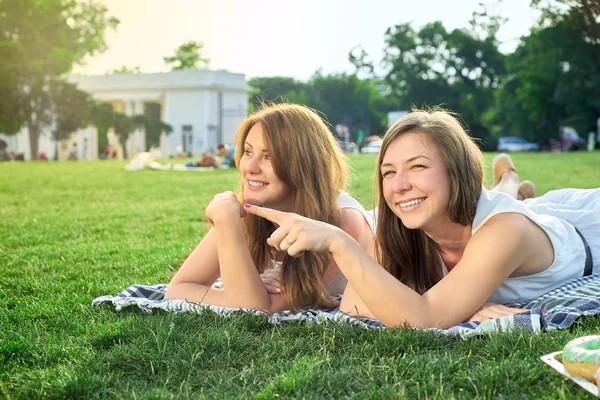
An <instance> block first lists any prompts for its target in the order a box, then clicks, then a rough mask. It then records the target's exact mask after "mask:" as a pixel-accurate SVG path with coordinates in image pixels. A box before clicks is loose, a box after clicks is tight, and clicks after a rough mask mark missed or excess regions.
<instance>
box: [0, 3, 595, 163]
mask: <svg viewBox="0 0 600 400" xmlns="http://www.w3.org/2000/svg"><path fill="white" fill-rule="evenodd" d="M480 7H481V10H480V11H478V12H475V13H473V17H472V20H471V22H470V25H469V27H467V28H461V29H454V30H448V29H446V28H445V27H444V25H443V24H442V23H441V22H439V21H436V22H431V23H429V24H427V25H425V26H423V27H421V28H420V29H415V28H414V27H413V26H412V25H411V24H398V25H395V26H392V27H390V28H389V29H387V31H386V32H385V37H384V40H385V47H386V50H385V53H384V56H383V58H382V59H381V60H378V61H374V60H372V59H371V58H370V56H369V54H367V53H366V52H365V51H364V49H362V48H361V47H356V48H354V49H352V50H351V51H350V53H349V56H348V58H349V62H350V63H351V64H352V65H353V66H354V67H355V70H354V72H353V73H340V74H329V75H325V74H323V73H322V71H316V72H315V73H314V75H313V76H312V77H311V78H310V79H309V80H308V81H307V82H302V81H299V80H296V79H293V78H289V77H259V78H253V79H250V80H249V82H248V83H249V86H250V87H252V88H253V91H252V92H251V93H250V108H255V107H257V106H259V105H260V104H261V103H265V102H267V103H268V102H273V101H289V102H294V103H300V104H306V105H308V106H310V107H312V108H314V109H316V110H318V111H320V112H321V113H323V115H324V116H326V118H327V119H328V120H329V121H330V123H331V124H332V125H335V124H337V123H345V124H346V125H348V126H349V127H350V128H351V131H352V132H353V133H355V132H356V131H358V129H360V128H364V129H365V130H366V131H367V132H368V134H382V133H383V132H384V131H385V129H386V126H387V112H389V111H396V110H409V109H410V108H411V107H413V106H417V107H424V106H433V105H441V106H443V107H445V108H447V109H449V110H451V111H454V112H457V113H459V114H460V116H461V118H462V120H463V121H464V123H465V124H466V126H467V127H468V129H469V131H470V133H471V135H472V136H474V137H476V138H479V140H480V143H481V145H482V146H483V147H484V148H485V149H493V148H495V143H496V141H497V139H498V138H499V137H500V136H509V135H515V136H522V137H524V138H526V139H529V140H531V141H535V142H538V143H540V144H544V143H545V142H546V140H547V139H549V138H556V137H557V136H558V129H559V126H563V125H570V126H573V127H574V128H575V129H576V130H577V131H578V132H580V133H583V134H585V133H587V132H589V131H593V130H595V129H596V119H597V118H598V117H599V116H600V70H599V69H600V2H599V1H598V0H531V7H533V8H536V9H538V10H539V11H540V18H539V20H538V21H537V23H536V24H535V26H534V27H533V28H532V29H531V33H530V35H528V36H525V37H522V38H521V39H520V42H519V44H518V46H517V47H516V49H515V50H514V51H513V52H512V53H509V54H504V53H502V52H501V51H500V50H499V47H500V42H499V41H498V39H497V33H498V30H499V29H500V28H501V27H502V25H503V23H504V22H505V20H503V19H502V18H500V17H498V16H495V15H491V14H489V13H488V12H487V11H486V9H485V8H484V7H483V6H480ZM118 24H119V21H118V20H116V19H115V18H114V17H111V16H110V15H108V10H107V8H106V7H105V6H104V5H103V4H102V3H101V2H100V1H98V0H87V1H85V2H84V1H76V0H3V1H0V33H1V36H0V59H1V60H3V62H2V63H0V132H2V133H5V134H15V133H17V132H19V131H20V130H21V128H23V127H26V128H27V129H28V131H29V138H30V144H31V158H32V159H36V158H37V153H38V151H37V143H38V138H39V135H40V133H41V132H43V131H46V130H51V131H52V133H53V135H54V137H55V138H56V139H63V138H66V137H68V136H69V135H70V134H71V133H72V132H74V131H75V130H76V129H78V128H81V127H84V126H86V125H89V124H93V125H95V126H97V127H98V131H99V132H106V130H107V129H108V127H110V126H113V127H115V130H116V133H117V134H119V135H120V138H121V140H122V141H125V140H126V138H127V135H128V134H129V133H131V132H133V130H134V129H135V128H136V127H143V128H144V129H145V130H146V134H147V137H148V143H149V144H157V143H158V140H159V139H158V138H159V137H160V133H161V132H162V131H166V132H170V131H171V127H170V126H169V125H168V124H165V123H164V122H163V121H161V120H160V112H157V110H156V108H155V107H154V105H152V104H147V105H146V107H145V111H144V113H143V114H142V115H138V116H133V117H129V116H125V115H123V114H121V113H118V112H115V111H114V110H113V109H112V107H111V106H110V105H108V104H99V103H97V102H95V101H94V100H93V99H91V98H90V96H89V95H88V94H87V93H84V92H82V91H80V90H78V89H77V88H76V87H75V85H73V84H72V83H69V82H68V80H67V79H66V76H67V75H68V73H69V72H70V71H71V69H72V67H73V66H74V65H75V64H78V63H81V62H82V61H83V60H84V59H85V58H86V57H88V56H93V55H94V54H97V53H99V52H102V51H104V50H105V49H106V42H105V32H106V31H107V30H109V29H116V28H117V26H118ZM201 51H202V43H201V42H188V43H184V44H183V45H181V46H180V47H179V48H178V49H177V50H176V53H175V55H174V56H172V57H165V58H164V60H165V62H166V63H168V64H172V65H173V69H199V68H207V67H208V64H209V60H208V59H206V58H203V57H202V56H201ZM137 72H140V68H139V67H134V68H128V67H122V68H120V69H118V70H115V71H112V73H137ZM105 140H106V138H105V137H104V135H99V144H100V148H101V149H102V148H103V147H104V144H105V143H103V142H104V141H105Z"/></svg>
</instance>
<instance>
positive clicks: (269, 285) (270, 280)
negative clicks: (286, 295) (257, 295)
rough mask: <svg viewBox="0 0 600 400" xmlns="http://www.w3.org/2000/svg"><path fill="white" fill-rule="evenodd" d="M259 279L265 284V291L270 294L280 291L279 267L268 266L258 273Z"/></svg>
mask: <svg viewBox="0 0 600 400" xmlns="http://www.w3.org/2000/svg"><path fill="white" fill-rule="evenodd" d="M260 279H262V281H263V283H264V284H265V288H266V289H267V292H269V293H271V294H279V293H281V268H270V269H268V270H266V271H265V272H263V273H262V274H260Z"/></svg>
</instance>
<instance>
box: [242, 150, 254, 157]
mask: <svg viewBox="0 0 600 400" xmlns="http://www.w3.org/2000/svg"><path fill="white" fill-rule="evenodd" d="M244 155H246V156H251V155H252V152H251V151H250V150H244Z"/></svg>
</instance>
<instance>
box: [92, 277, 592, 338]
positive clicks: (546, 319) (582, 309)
mask: <svg viewBox="0 0 600 400" xmlns="http://www.w3.org/2000/svg"><path fill="white" fill-rule="evenodd" d="M166 288H167V285H153V286H143V285H132V286H130V287H128V288H127V289H125V290H124V291H123V292H121V293H120V294H119V295H118V296H102V297H98V298H97V299H95V300H94V301H93V302H92V305H93V306H100V305H102V304H109V305H112V306H113V307H114V308H115V309H116V311H120V310H122V309H124V308H128V307H138V308H140V309H141V310H143V311H145V312H152V311H153V310H164V311H168V312H173V313H184V312H192V313H200V312H202V311H204V310H210V311H212V312H215V313H218V314H220V315H224V316H233V315H237V314H239V313H251V314H254V315H266V314H265V313H263V312H261V311H256V310H240V309H232V308H225V307H217V306H211V305H206V304H198V303H192V302H189V301H187V300H177V299H169V300H165V299H164V294H165V290H166ZM336 300H339V296H338V298H337V299H336ZM507 305H508V306H510V307H517V308H526V309H528V310H529V311H527V312H525V313H521V314H516V315H510V316H507V317H502V318H497V319H492V320H488V321H484V322H465V323H462V324H459V325H456V326H453V327H451V328H449V329H445V330H442V329H433V330H436V331H440V332H442V333H445V334H448V335H451V336H455V337H462V338H465V337H469V336H477V335H485V334H489V333H493V332H508V331H512V330H524V331H529V332H534V333H538V332H542V331H551V330H554V329H565V328H568V327H569V326H571V325H572V324H573V322H575V320H576V319H577V318H578V317H581V316H585V315H598V314H600V275H591V276H586V277H583V278H579V279H575V280H573V281H571V282H569V283H567V284H565V285H563V286H561V287H560V288H558V289H555V290H553V291H551V292H548V293H546V294H545V295H543V296H541V297H540V298H538V299H535V300H533V301H529V302H524V303H512V304H507ZM268 318H269V322H271V323H273V324H280V323H282V322H289V321H291V322H301V321H302V322H307V323H317V324H318V323H321V322H324V321H331V322H339V323H347V324H351V325H358V326H363V327H367V328H379V329H381V328H384V326H383V324H382V323H381V322H379V321H377V320H374V319H366V318H361V319H359V318H354V317H351V316H350V315H348V314H346V313H344V312H341V311H339V309H333V310H313V309H310V308H305V309H301V310H300V311H299V312H297V313H293V312H291V311H283V312H279V313H275V314H272V315H268Z"/></svg>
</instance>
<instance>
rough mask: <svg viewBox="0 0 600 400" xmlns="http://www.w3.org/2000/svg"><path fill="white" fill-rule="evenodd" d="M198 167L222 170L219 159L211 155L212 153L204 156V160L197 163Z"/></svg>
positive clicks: (208, 152) (206, 153)
mask: <svg viewBox="0 0 600 400" xmlns="http://www.w3.org/2000/svg"><path fill="white" fill-rule="evenodd" d="M196 167H214V168H221V164H219V162H218V161H217V159H216V158H215V157H214V156H213V155H212V154H211V153H210V151H207V152H205V153H204V154H203V155H202V160H200V161H199V162H197V163H196Z"/></svg>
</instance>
